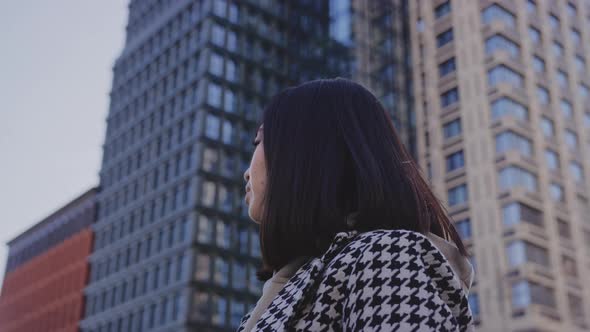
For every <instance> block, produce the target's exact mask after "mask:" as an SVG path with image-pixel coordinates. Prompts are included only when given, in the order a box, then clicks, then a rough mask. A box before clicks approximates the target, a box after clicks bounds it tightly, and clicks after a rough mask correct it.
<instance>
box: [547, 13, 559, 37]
mask: <svg viewBox="0 0 590 332" xmlns="http://www.w3.org/2000/svg"><path fill="white" fill-rule="evenodd" d="M549 25H550V26H551V29H552V30H553V32H556V33H559V26H560V22H559V19H558V18H557V17H556V16H555V15H552V14H550V15H549Z"/></svg>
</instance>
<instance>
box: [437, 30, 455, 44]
mask: <svg viewBox="0 0 590 332" xmlns="http://www.w3.org/2000/svg"><path fill="white" fill-rule="evenodd" d="M451 41H453V29H452V28H451V29H449V30H446V31H444V32H441V33H440V34H438V36H436V46H437V47H442V46H444V45H446V44H448V43H450V42H451Z"/></svg>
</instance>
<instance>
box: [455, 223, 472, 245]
mask: <svg viewBox="0 0 590 332" xmlns="http://www.w3.org/2000/svg"><path fill="white" fill-rule="evenodd" d="M455 229H456V230H457V233H459V236H460V237H461V239H462V240H467V239H470V238H471V220H470V219H469V218H465V219H462V220H459V221H457V222H455Z"/></svg>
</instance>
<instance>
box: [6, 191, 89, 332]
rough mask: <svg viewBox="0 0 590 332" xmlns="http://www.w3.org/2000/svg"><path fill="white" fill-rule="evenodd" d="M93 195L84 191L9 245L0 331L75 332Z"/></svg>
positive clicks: (79, 315)
mask: <svg viewBox="0 0 590 332" xmlns="http://www.w3.org/2000/svg"><path fill="white" fill-rule="evenodd" d="M96 193H97V189H96V188H92V189H90V190H88V191H87V192H85V193H84V194H82V195H80V196H79V197H78V198H76V199H74V200H73V201H72V202H70V203H68V204H67V205H65V206H64V207H62V208H61V209H59V210H58V211H56V212H55V213H53V214H51V215H50V216H49V217H47V218H45V219H44V220H43V221H41V222H40V223H38V224H36V225H35V226H33V227H31V228H30V229H28V230H27V231H25V232H23V233H22V234H21V235H19V236H17V237H16V238H15V239H13V240H11V241H10V242H8V246H9V253H8V263H7V265H6V274H5V276H4V284H3V286H2V293H1V294H0V331H2V332H32V331H43V332H45V331H63V332H70V331H71V332H76V331H78V322H79V320H80V319H81V318H82V316H83V313H84V287H85V286H86V283H87V280H88V273H89V271H88V269H89V265H88V262H87V257H88V255H89V254H90V253H91V251H92V242H93V234H92V231H91V228H90V226H91V225H92V223H93V222H94V221H95V220H96Z"/></svg>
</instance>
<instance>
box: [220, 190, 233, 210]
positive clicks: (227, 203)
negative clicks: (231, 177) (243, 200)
mask: <svg viewBox="0 0 590 332" xmlns="http://www.w3.org/2000/svg"><path fill="white" fill-rule="evenodd" d="M218 189H219V200H218V202H219V209H220V210H222V211H224V212H226V213H231V212H232V210H233V200H234V191H233V189H231V188H229V189H228V188H227V187H226V186H225V185H222V184H220V185H218Z"/></svg>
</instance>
